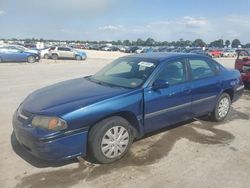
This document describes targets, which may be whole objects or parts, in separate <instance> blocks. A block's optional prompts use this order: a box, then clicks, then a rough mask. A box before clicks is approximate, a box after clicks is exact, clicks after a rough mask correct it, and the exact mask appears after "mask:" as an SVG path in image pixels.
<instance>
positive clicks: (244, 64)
mask: <svg viewBox="0 0 250 188" xmlns="http://www.w3.org/2000/svg"><path fill="white" fill-rule="evenodd" d="M237 54H238V55H237V59H236V60H235V69H237V70H239V71H240V72H241V78H242V81H243V82H244V84H245V85H246V86H248V87H249V86H250V49H248V50H239V51H237Z"/></svg>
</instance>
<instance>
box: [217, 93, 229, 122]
mask: <svg viewBox="0 0 250 188" xmlns="http://www.w3.org/2000/svg"><path fill="white" fill-rule="evenodd" d="M229 107H230V102H229V99H228V98H227V97H224V98H222V99H221V100H220V104H219V107H218V114H219V116H220V117H221V118H224V117H225V116H226V115H227V113H228V110H229Z"/></svg>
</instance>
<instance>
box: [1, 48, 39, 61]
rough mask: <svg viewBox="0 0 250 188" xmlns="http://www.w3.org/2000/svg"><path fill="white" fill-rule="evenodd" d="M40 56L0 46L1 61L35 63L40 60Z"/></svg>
mask: <svg viewBox="0 0 250 188" xmlns="http://www.w3.org/2000/svg"><path fill="white" fill-rule="evenodd" d="M39 59H40V56H39V55H38V54H36V53H31V52H26V51H22V50H8V49H6V48H4V47H0V62H28V63H35V62H36V61H39Z"/></svg>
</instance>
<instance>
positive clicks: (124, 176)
mask: <svg viewBox="0 0 250 188" xmlns="http://www.w3.org/2000/svg"><path fill="white" fill-rule="evenodd" d="M87 53H88V57H89V58H88V59H87V60H86V61H81V62H76V61H70V60H69V61H57V62H55V61H52V60H42V61H41V62H40V63H36V64H27V63H3V64H0V96H1V97H0V122H1V131H0V187H1V188H12V187H14V188H18V187H32V188H33V187H35V188H40V187H41V188H47V187H48V188H50V187H60V188H64V187H75V188H77V187H138V186H140V187H154V188H158V187H181V188H182V187H190V188H196V187H197V188H201V187H218V188H222V187H225V188H230V187H232V188H236V187H237V188H243V187H246V188H248V187H249V185H250V178H249V177H250V144H249V143H250V120H249V118H250V91H247V90H246V91H245V93H244V96H243V97H242V98H241V99H240V100H239V101H237V102H236V103H234V104H233V107H232V109H231V112H230V114H229V117H228V119H227V120H226V121H225V122H223V123H213V122H209V121H206V120H193V121H190V122H186V123H183V124H181V125H175V126H174V127H171V128H169V129H167V130H162V131H161V132H159V133H157V134H156V133H155V134H152V135H148V136H147V137H145V138H143V139H141V140H139V141H137V142H135V143H134V144H133V146H132V148H131V151H130V152H129V153H128V155H126V157H124V158H123V159H122V160H120V161H118V162H116V163H113V164H110V165H94V164H91V163H88V162H86V161H84V160H81V161H80V162H78V161H76V160H72V161H68V162H65V163H48V162H44V161H41V160H38V159H36V158H34V157H32V156H31V155H29V154H28V153H26V152H25V151H24V150H23V149H22V148H21V147H20V146H19V145H18V143H17V142H16V140H15V139H14V138H13V136H12V124H11V120H12V115H13V112H14V111H15V109H16V108H17V106H18V105H19V103H20V102H21V101H22V100H23V99H24V98H25V97H26V96H27V95H28V94H29V93H30V92H32V91H34V90H36V89H38V88H41V87H43V86H47V85H50V84H53V83H56V82H59V81H63V80H67V79H72V78H77V77H83V76H85V75H89V74H92V73H94V72H96V71H97V70H98V69H100V68H101V67H102V66H104V65H105V64H107V63H109V62H110V61H111V60H112V59H113V58H115V57H119V56H122V55H123V54H122V53H118V52H117V53H106V52H101V53H100V52H94V51H93V52H87ZM218 61H219V62H221V63H222V64H223V65H225V66H227V67H233V64H234V60H233V59H219V60H218Z"/></svg>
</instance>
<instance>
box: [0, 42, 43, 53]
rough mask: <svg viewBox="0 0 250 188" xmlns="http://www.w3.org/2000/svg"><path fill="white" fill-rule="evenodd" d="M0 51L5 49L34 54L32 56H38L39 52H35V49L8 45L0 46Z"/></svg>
mask: <svg viewBox="0 0 250 188" xmlns="http://www.w3.org/2000/svg"><path fill="white" fill-rule="evenodd" d="M0 47H1V49H2V50H4V49H6V50H7V51H23V52H30V53H34V54H38V55H40V51H39V50H35V49H29V48H26V47H24V46H21V45H9V44H5V45H2V46H0Z"/></svg>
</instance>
